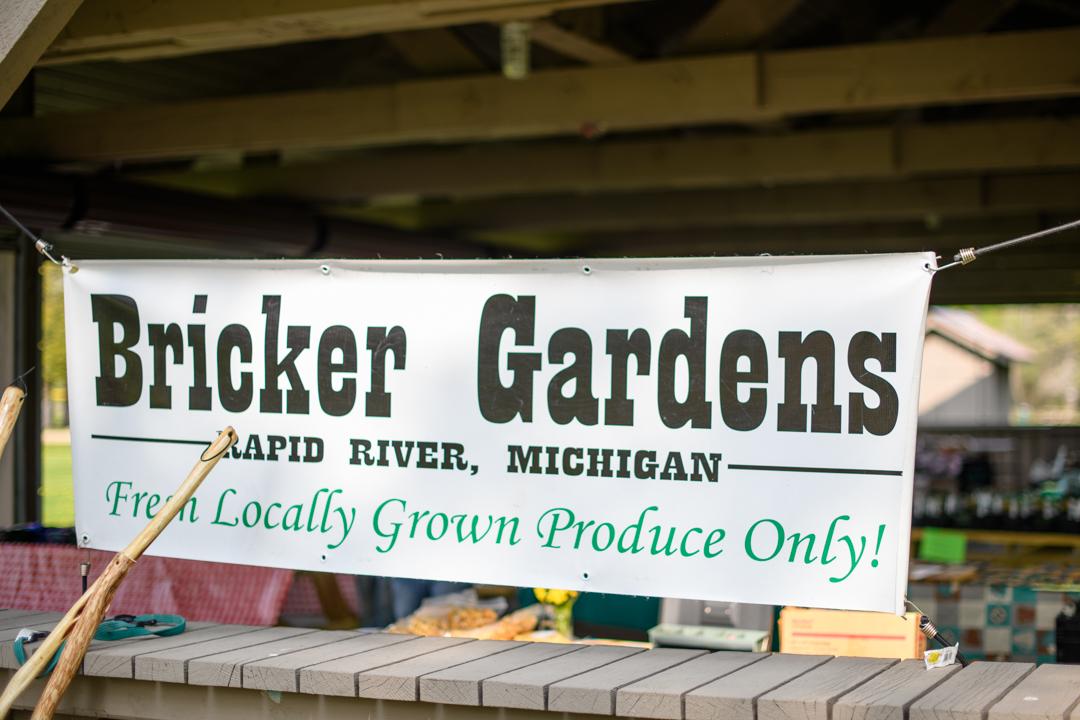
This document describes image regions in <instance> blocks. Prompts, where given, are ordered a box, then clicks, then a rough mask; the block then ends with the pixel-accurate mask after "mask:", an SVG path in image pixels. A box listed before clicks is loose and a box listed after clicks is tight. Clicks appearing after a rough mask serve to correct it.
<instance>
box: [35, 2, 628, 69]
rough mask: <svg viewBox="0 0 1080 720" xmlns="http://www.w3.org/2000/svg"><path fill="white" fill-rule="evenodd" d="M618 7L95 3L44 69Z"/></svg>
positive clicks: (61, 38)
mask: <svg viewBox="0 0 1080 720" xmlns="http://www.w3.org/2000/svg"><path fill="white" fill-rule="evenodd" d="M615 1H616V0H276V1H275V2H272V3H271V2H228V1H222V0H95V2H91V3H87V4H86V6H85V7H83V9H82V10H81V11H80V12H79V13H78V14H77V15H76V16H75V17H74V18H72V21H71V23H70V24H69V25H68V26H67V27H66V28H65V29H64V31H63V32H62V33H61V34H60V36H59V37H57V39H56V42H54V43H53V45H52V47H51V48H50V49H49V51H48V53H46V55H45V57H44V59H43V62H44V63H47V64H59V63H70V62H82V61H86V60H103V59H112V60H134V59H147V58H154V57H171V56H175V55H186V54H192V53H204V52H211V51H217V50H232V49H238V48H247V47H262V46H268V45H280V44H283V43H291V42H301V41H308V40H319V39H326V38H342V37H356V36H359V35H368V34H372V33H381V32H394V31H400V30H415V29H421V28H432V27H448V26H451V25H461V24H465V23H474V22H502V21H505V20H518V19H533V18H540V17H545V16H547V15H549V14H550V13H552V12H555V11H558V10H566V9H570V8H577V7H588V6H592V5H598V4H604V3H608V2H615ZM618 1H619V2H627V1H630V0H618Z"/></svg>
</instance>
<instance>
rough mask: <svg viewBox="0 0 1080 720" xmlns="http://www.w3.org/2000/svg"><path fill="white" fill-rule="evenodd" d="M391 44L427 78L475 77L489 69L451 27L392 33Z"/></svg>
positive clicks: (389, 34) (389, 39) (390, 36)
mask: <svg viewBox="0 0 1080 720" xmlns="http://www.w3.org/2000/svg"><path fill="white" fill-rule="evenodd" d="M386 40H387V42H389V43H390V45H392V46H393V48H394V50H396V51H397V52H398V54H399V55H401V56H402V57H403V58H404V59H405V62H407V63H408V64H409V66H410V67H412V68H413V69H414V70H416V71H417V72H420V73H422V74H424V75H471V74H475V73H484V72H487V71H488V69H487V67H486V66H485V65H484V62H483V61H482V60H481V59H480V57H479V56H478V55H477V54H476V53H475V52H473V51H472V49H471V48H470V47H469V46H468V45H466V44H465V43H464V42H463V41H462V40H461V38H459V37H458V36H457V35H455V34H454V31H453V30H451V29H450V28H431V29H428V30H409V31H406V32H396V33H388V34H387V35H386Z"/></svg>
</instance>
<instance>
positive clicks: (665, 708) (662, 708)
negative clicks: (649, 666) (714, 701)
mask: <svg viewBox="0 0 1080 720" xmlns="http://www.w3.org/2000/svg"><path fill="white" fill-rule="evenodd" d="M767 657H769V655H768V653H745V652H714V653H710V654H708V655H702V656H701V657H698V658H694V659H693V660H691V661H690V662H687V663H683V664H682V665H677V666H675V667H673V668H671V669H669V670H665V671H663V672H660V673H657V674H656V675H652V676H650V677H647V678H645V679H644V680H639V681H638V682H636V683H633V684H631V685H627V686H626V687H623V688H620V689H619V691H618V693H617V694H616V696H615V714H616V715H618V716H620V717H646V718H666V719H667V720H682V717H683V695H685V694H686V693H688V692H690V691H691V690H693V689H695V688H698V687H701V686H702V685H704V684H706V683H709V682H712V681H714V680H717V679H719V678H722V677H724V676H725V675H730V674H731V673H733V672H735V671H736V670H739V669H741V668H744V667H746V666H747V665H752V664H754V663H756V662H758V661H760V660H764V659H765V658H767Z"/></svg>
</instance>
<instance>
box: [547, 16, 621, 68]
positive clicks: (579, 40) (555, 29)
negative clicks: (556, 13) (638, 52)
mask: <svg viewBox="0 0 1080 720" xmlns="http://www.w3.org/2000/svg"><path fill="white" fill-rule="evenodd" d="M529 37H530V39H531V40H532V41H533V42H535V43H537V44H539V45H543V46H544V47H546V48H547V49H548V50H554V51H555V52H557V53H559V54H560V55H562V56H563V57H567V58H570V59H571V60H577V61H579V62H582V63H585V64H586V65H624V64H626V63H631V62H634V58H633V57H631V56H630V55H627V54H626V53H624V52H621V51H619V50H616V49H615V48H613V47H611V46H610V45H605V44H604V43H602V42H598V41H596V40H593V39H592V38H589V37H586V36H584V35H580V34H578V33H576V32H573V31H571V30H567V29H566V28H563V27H561V26H559V25H556V24H555V23H554V22H552V21H551V20H536V21H535V22H533V23H531V24H530V26H529Z"/></svg>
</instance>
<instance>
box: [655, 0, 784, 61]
mask: <svg viewBox="0 0 1080 720" xmlns="http://www.w3.org/2000/svg"><path fill="white" fill-rule="evenodd" d="M801 2H802V0H717V2H716V4H715V5H713V7H712V9H710V10H709V12H708V13H706V15H705V16H704V17H703V18H701V20H699V21H698V22H697V24H695V25H694V27H692V28H691V29H690V31H689V32H687V33H686V35H684V36H683V37H682V38H681V39H680V40H679V42H678V43H677V45H676V48H675V49H676V50H677V51H678V52H679V53H702V52H716V51H720V50H745V49H748V48H751V47H753V46H754V45H756V44H757V43H758V42H760V41H761V40H762V39H763V38H764V37H766V36H767V35H768V33H769V32H770V31H771V30H772V29H773V28H775V27H776V26H777V25H779V24H780V23H781V22H782V21H783V20H784V18H786V17H787V16H788V15H790V14H791V13H792V12H793V11H794V10H795V8H797V7H798V6H799V4H800V3H801Z"/></svg>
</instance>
